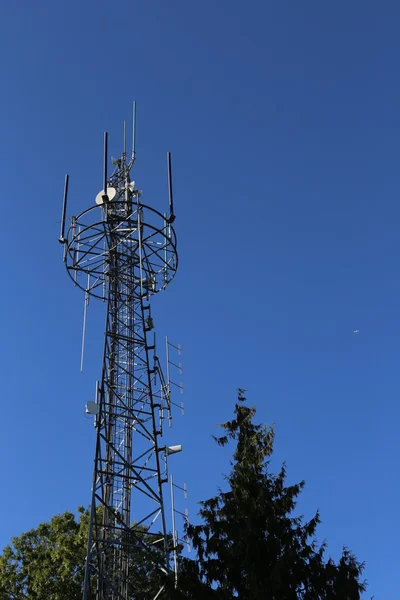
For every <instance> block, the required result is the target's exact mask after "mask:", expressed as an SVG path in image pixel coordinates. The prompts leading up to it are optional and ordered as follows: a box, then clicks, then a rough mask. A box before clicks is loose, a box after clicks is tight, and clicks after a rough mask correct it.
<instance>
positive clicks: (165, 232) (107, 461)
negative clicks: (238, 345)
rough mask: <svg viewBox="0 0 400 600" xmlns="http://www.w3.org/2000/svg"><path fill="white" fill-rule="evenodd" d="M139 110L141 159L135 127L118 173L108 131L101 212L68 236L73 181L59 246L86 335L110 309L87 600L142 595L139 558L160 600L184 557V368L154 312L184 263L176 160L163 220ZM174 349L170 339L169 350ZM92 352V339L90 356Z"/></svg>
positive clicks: (100, 385)
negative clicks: (91, 306)
mask: <svg viewBox="0 0 400 600" xmlns="http://www.w3.org/2000/svg"><path fill="white" fill-rule="evenodd" d="M135 113H136V108H135V103H134V107H133V131H132V152H131V153H130V155H129V156H128V155H127V149H126V138H127V136H126V122H125V123H124V138H123V151H122V153H121V155H120V157H119V158H118V159H113V160H112V163H113V166H114V170H113V172H112V174H111V175H110V176H109V175H108V173H107V169H108V134H107V133H105V134H104V165H103V169H104V171H103V189H102V190H101V191H100V192H99V194H97V196H96V200H95V205H94V206H91V207H90V208H88V209H87V210H85V211H84V212H82V213H81V214H80V215H79V216H77V217H72V218H71V220H70V225H69V227H68V231H67V233H65V230H66V211H67V196H68V182H69V177H68V175H66V178H65V188H64V200H63V207H62V221H61V233H60V238H59V241H60V243H61V244H63V247H64V262H65V264H66V268H67V271H68V273H69V275H70V276H71V278H72V280H73V282H74V283H75V285H77V286H79V287H80V288H81V289H82V290H83V291H84V292H85V311H84V328H85V322H86V307H87V305H88V302H89V298H90V297H93V298H98V299H100V300H103V301H104V302H105V303H106V305H107V316H106V330H105V341H104V353H103V366H102V373H101V379H100V381H99V382H97V384H96V394H95V399H94V401H91V402H88V403H87V406H86V412H87V413H89V414H91V415H93V416H94V424H95V427H96V450H95V460H94V473H93V486H92V503H91V514H90V527H89V536H88V549H87V559H86V569H85V578H84V586H83V599H84V600H132V599H136V598H139V597H140V596H139V595H138V592H136V591H135V590H136V589H137V588H136V587H135V586H136V583H137V582H136V583H135V578H136V579H137V581H138V582H139V580H140V577H141V576H142V575H141V573H140V572H137V573H135V572H134V571H133V566H132V564H133V557H136V561H135V564H136V565H137V564H138V560H137V558H138V556H141V557H143V559H144V560H146V561H147V564H152V565H154V569H155V572H156V573H158V576H157V577H158V578H157V592H156V593H155V595H154V596H153V597H154V600H155V599H156V598H163V597H164V582H165V577H166V575H167V574H168V573H169V571H170V568H171V565H170V563H171V560H172V559H173V557H174V556H175V553H176V547H175V537H176V536H175V532H173V533H172V535H168V531H167V525H166V514H165V508H164V501H163V484H164V483H166V482H167V481H168V472H167V461H168V456H169V455H171V454H174V453H176V452H180V450H181V446H165V445H163V444H162V435H163V424H164V421H165V418H167V419H168V421H169V423H170V422H171V406H172V404H174V403H173V402H172V400H171V384H173V382H172V381H170V377H169V373H170V368H171V365H175V363H173V362H172V361H171V360H170V358H169V356H167V378H164V375H163V371H162V368H161V363H160V360H159V358H158V356H157V351H156V340H155V334H154V332H153V329H154V323H153V318H152V314H151V307H150V298H151V297H152V296H153V295H154V294H156V293H158V292H160V291H161V290H164V289H165V288H166V287H167V285H168V284H169V283H170V281H171V280H172V279H173V277H174V276H175V273H176V270H177V265H178V255H177V249H176V235H175V231H174V229H173V222H174V220H175V214H174V205H173V194H172V175H171V155H170V153H167V167H168V190H169V212H168V214H162V213H160V212H158V211H157V210H155V209H154V208H152V207H151V206H148V205H146V204H143V203H142V200H141V192H140V191H139V189H138V188H137V186H136V184H135V182H134V181H133V180H132V179H131V169H132V167H133V165H134V162H135V121H136V118H135ZM169 346H172V345H171V344H170V343H169V342H168V340H167V350H168V348H169ZM83 347H84V336H83V340H82V358H83ZM176 348H178V347H176ZM179 350H180V348H179ZM175 366H178V365H175ZM179 368H180V363H179ZM174 385H178V387H181V384H174ZM138 585H139V583H138ZM143 585H145V583H144V584H143ZM146 597H148V596H146Z"/></svg>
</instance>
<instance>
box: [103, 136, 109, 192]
mask: <svg viewBox="0 0 400 600" xmlns="http://www.w3.org/2000/svg"><path fill="white" fill-rule="evenodd" d="M107 155H108V133H107V131H105V132H104V162H103V179H104V181H103V190H104V196H103V200H105V201H107V200H108V196H107Z"/></svg>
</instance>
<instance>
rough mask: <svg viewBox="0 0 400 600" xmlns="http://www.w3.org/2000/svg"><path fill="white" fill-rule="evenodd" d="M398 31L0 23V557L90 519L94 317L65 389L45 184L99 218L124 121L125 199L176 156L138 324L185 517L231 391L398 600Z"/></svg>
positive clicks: (54, 219) (39, 10)
mask: <svg viewBox="0 0 400 600" xmlns="http://www.w3.org/2000/svg"><path fill="white" fill-rule="evenodd" d="M399 28H400V3H399V2H397V1H395V0H391V1H389V0H383V1H382V2H379V3H378V2H376V1H375V0H374V1H372V0H352V1H351V2H348V1H344V0H336V1H335V2H333V1H328V2H321V1H320V0H307V1H305V2H299V1H298V0H290V1H289V0H279V1H275V2H271V1H267V2H265V1H261V0H251V1H249V2H245V3H243V2H238V1H237V0H230V1H227V0H218V1H217V2H215V1H210V0H205V1H203V2H201V3H199V2H188V1H184V0H175V1H174V2H165V1H162V0H156V1H154V2H137V1H132V0H120V1H119V2H113V3H112V2H103V1H96V2H95V1H94V0H89V1H85V2H77V1H76V0H69V1H68V2H61V1H56V2H50V1H49V0H39V1H38V2H23V1H21V0H15V1H14V2H11V1H10V2H6V3H3V6H2V9H1V29H2V31H1V36H0V50H1V56H2V58H3V60H2V61H1V66H0V70H1V81H2V93H1V95H0V103H1V113H0V114H1V116H0V139H1V144H0V152H1V161H0V174H1V180H2V193H1V203H2V207H3V219H2V223H3V226H2V234H1V237H0V244H1V255H2V257H3V258H2V282H3V285H2V289H3V293H2V294H1V298H0V303H1V314H2V344H1V366H2V390H1V421H0V456H1V471H2V478H1V479H2V486H1V487H2V494H1V497H0V511H1V513H0V514H1V515H2V517H1V533H0V545H1V546H2V545H4V544H5V543H6V542H7V541H8V540H9V538H10V537H11V536H12V535H13V534H18V533H20V532H22V531H24V530H27V529H29V528H31V527H34V526H36V525H37V523H38V522H40V521H42V520H45V519H47V518H49V517H51V516H52V515H53V514H55V513H57V512H61V511H64V510H66V509H70V510H74V509H75V507H76V506H78V505H80V504H85V505H87V504H88V503H89V495H90V485H91V474H92V465H93V453H94V429H93V426H92V424H91V422H90V421H89V420H86V419H85V415H84V405H85V402H86V401H87V400H88V399H91V398H92V396H93V390H94V381H95V379H96V378H98V377H99V375H100V366H101V365H100V359H101V340H102V335H103V325H104V316H103V314H102V309H103V307H102V306H95V305H94V303H92V305H91V308H90V310H91V312H90V314H89V325H88V338H87V343H88V349H87V353H86V364H85V371H84V373H83V374H81V373H79V347H80V330H81V323H82V309H83V298H82V294H81V293H80V291H79V290H78V289H74V287H73V285H72V284H71V282H70V280H69V278H68V276H67V274H66V272H65V270H64V267H63V264H62V260H61V254H62V250H61V247H60V246H59V244H58V242H57V237H58V234H59V219H60V211H61V198H62V189H63V177H64V173H65V172H68V173H70V175H71V183H70V209H69V212H70V214H71V213H72V214H73V213H77V212H80V211H81V210H83V209H84V208H86V207H87V206H89V205H90V204H92V203H93V201H94V197H95V195H96V193H97V192H98V191H99V190H100V187H101V181H102V166H101V162H102V135H103V131H104V130H106V129H107V130H108V131H109V134H110V146H111V152H112V153H114V154H117V153H118V152H119V151H120V139H121V133H122V120H123V119H124V118H129V116H130V105H131V100H132V99H134V98H135V99H136V100H137V103H138V130H137V152H138V153H137V156H138V160H137V163H136V169H135V179H136V181H137V183H138V185H139V187H140V188H142V189H143V190H144V192H145V198H146V201H147V202H149V203H153V204H154V205H155V206H156V207H158V208H161V209H162V208H163V207H164V206H166V201H167V197H166V178H165V152H166V151H167V150H170V151H171V152H172V154H173V167H174V180H175V198H176V212H177V215H178V217H177V221H176V227H177V231H178V234H179V250H180V261H181V262H180V270H179V273H178V276H177V278H176V279H175V281H174V282H173V284H172V285H171V286H170V288H169V290H168V292H167V293H165V294H163V295H162V296H160V297H159V298H156V299H155V303H154V306H155V308H154V316H155V321H156V327H157V329H158V331H159V334H160V337H162V335H164V334H165V333H166V332H168V333H169V335H170V338H171V339H172V340H173V341H176V342H180V343H181V344H182V347H183V349H184V356H183V359H184V368H185V373H184V383H185V399H186V416H185V418H184V420H183V421H181V420H180V419H179V416H178V415H177V416H176V425H175V429H173V433H174V435H176V438H175V439H174V440H172V439H171V442H172V441H174V442H175V443H182V444H183V445H184V453H183V454H182V455H180V457H176V459H175V460H176V462H175V465H176V474H177V475H176V477H177V481H180V480H182V481H183V479H186V481H187V483H188V486H189V491H190V499H189V508H190V514H191V515H192V517H194V515H195V514H196V511H197V507H196V503H197V501H199V500H200V499H204V498H207V497H208V496H210V495H211V494H213V493H214V492H215V490H216V488H217V486H218V485H219V484H220V483H221V474H222V473H223V472H226V471H227V470H228V465H227V459H228V455H227V454H226V453H225V454H224V453H223V452H222V453H221V451H219V450H217V449H216V448H214V443H213V441H212V440H211V437H210V435H211V433H215V432H216V427H215V425H216V423H218V422H221V421H223V420H225V419H227V418H229V417H230V415H231V409H232V407H233V404H234V401H235V396H236V392H235V390H236V388H237V387H239V386H241V387H243V388H246V389H247V396H248V398H249V401H250V402H251V403H256V404H257V407H258V417H259V419H260V420H262V421H264V420H265V421H268V422H273V421H275V422H276V436H277V438H276V456H275V464H276V465H278V464H279V463H280V462H281V461H283V460H286V461H287V464H288V473H289V481H290V482H294V481H296V480H300V479H303V478H304V479H305V480H306V482H307V487H306V491H305V492H304V494H303V497H302V500H301V502H300V507H299V509H300V510H301V511H302V512H304V513H305V514H306V515H307V516H310V515H311V514H312V512H313V511H314V510H315V509H317V508H320V510H321V515H322V519H323V524H322V526H321V528H320V530H319V539H320V540H322V539H323V538H325V537H326V538H327V539H328V547H329V552H330V553H331V554H332V555H333V556H334V557H337V556H338V555H339V552H340V548H341V546H342V545H343V544H345V545H347V546H349V547H350V548H351V549H352V550H353V551H354V552H355V553H356V555H357V556H358V557H359V558H360V559H361V560H365V561H366V563H367V568H366V577H367V579H368V581H369V594H368V597H369V596H371V595H372V594H375V596H376V598H382V599H385V600H386V599H390V598H398V596H399V593H400V584H399V576H398V564H399V550H398V539H399V535H400V526H399V517H398V515H399V509H398V496H399V491H400V484H399V469H398V456H399V445H400V442H399V433H398V432H399V427H400V425H399V417H400V409H399V400H398V397H399V376H398V373H399V368H398V365H399V359H400V356H399V336H400V322H399V301H400V285H399V255H400V251H399V243H400V240H399V221H400V208H399V196H400V180H399V164H400V152H399V146H400V145H399V138H400V108H399V107H400V83H399V74H398V73H399V63H400V43H399ZM356 328H357V329H360V332H359V333H358V334H353V332H352V330H353V329H356ZM182 506H183V505H182ZM396 571H397V573H396Z"/></svg>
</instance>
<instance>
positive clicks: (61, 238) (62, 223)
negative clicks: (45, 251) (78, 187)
mask: <svg viewBox="0 0 400 600" xmlns="http://www.w3.org/2000/svg"><path fill="white" fill-rule="evenodd" d="M68 181H69V175H66V176H65V183H64V198H63V204H62V211H61V231H60V237H59V238H58V241H59V242H60V243H61V244H63V243H64V242H65V237H64V236H65V215H66V214H67V198H68Z"/></svg>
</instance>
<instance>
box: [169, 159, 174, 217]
mask: <svg viewBox="0 0 400 600" xmlns="http://www.w3.org/2000/svg"><path fill="white" fill-rule="evenodd" d="M167 164H168V198H169V218H168V221H169V223H173V222H174V221H175V215H174V197H173V195H172V167H171V152H167Z"/></svg>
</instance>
